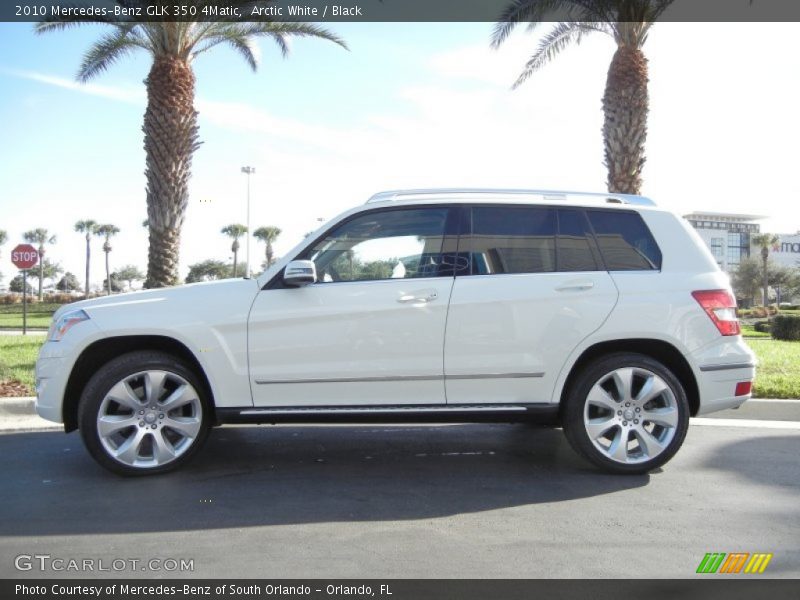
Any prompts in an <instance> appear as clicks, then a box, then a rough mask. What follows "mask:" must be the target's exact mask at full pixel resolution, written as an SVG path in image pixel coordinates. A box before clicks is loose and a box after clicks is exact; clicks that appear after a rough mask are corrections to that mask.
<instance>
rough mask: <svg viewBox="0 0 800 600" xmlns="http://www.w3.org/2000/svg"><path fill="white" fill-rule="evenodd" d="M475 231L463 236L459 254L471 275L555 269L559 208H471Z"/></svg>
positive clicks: (547, 271)
mask: <svg viewBox="0 0 800 600" xmlns="http://www.w3.org/2000/svg"><path fill="white" fill-rule="evenodd" d="M471 221H472V227H471V229H472V234H471V235H467V236H465V237H462V239H461V242H460V244H459V255H460V256H462V257H466V258H467V259H468V260H469V262H470V265H471V270H470V273H471V274H472V275H490V274H499V273H549V272H552V271H555V270H556V230H557V222H556V211H555V210H554V209H552V208H538V207H505V206H504V207H499V206H491V207H482V206H476V207H473V208H472V210H471Z"/></svg>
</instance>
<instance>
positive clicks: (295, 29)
mask: <svg viewBox="0 0 800 600" xmlns="http://www.w3.org/2000/svg"><path fill="white" fill-rule="evenodd" d="M242 31H243V33H244V34H245V35H255V36H259V35H267V36H271V37H273V38H275V37H278V36H281V37H284V38H285V37H286V36H289V37H292V36H294V37H315V38H321V39H323V40H328V41H329V42H333V43H334V44H338V45H339V46H341V47H342V48H344V49H345V50H349V48H348V47H347V42H345V41H344V40H343V39H342V38H340V37H339V36H338V35H336V34H335V33H333V32H332V31H329V30H327V29H325V28H324V27H320V26H319V25H315V24H314V23H277V22H271V21H264V22H258V23H244V24H243V25H242Z"/></svg>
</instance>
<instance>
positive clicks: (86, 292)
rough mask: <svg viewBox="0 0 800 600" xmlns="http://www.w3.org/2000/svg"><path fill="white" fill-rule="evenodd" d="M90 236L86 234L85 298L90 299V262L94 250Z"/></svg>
mask: <svg viewBox="0 0 800 600" xmlns="http://www.w3.org/2000/svg"><path fill="white" fill-rule="evenodd" d="M89 240H90V238H89V234H88V233H87V234H86V286H85V290H84V294H83V295H84V297H86V298H88V297H89V261H90V260H91V255H92V249H91V244H90V242H89Z"/></svg>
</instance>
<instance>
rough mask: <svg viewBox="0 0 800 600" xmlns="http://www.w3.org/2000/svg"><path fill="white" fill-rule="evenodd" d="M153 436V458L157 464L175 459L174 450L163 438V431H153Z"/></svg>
mask: <svg viewBox="0 0 800 600" xmlns="http://www.w3.org/2000/svg"><path fill="white" fill-rule="evenodd" d="M151 435H152V436H153V456H154V457H155V460H156V462H157V463H158V464H160V465H161V464H164V463H166V462H169V461H171V460H172V459H173V458H175V455H176V454H175V448H173V447H172V444H171V443H170V442H169V440H168V439H166V438H165V437H164V430H163V429H161V430H159V431H154V432H152V433H151Z"/></svg>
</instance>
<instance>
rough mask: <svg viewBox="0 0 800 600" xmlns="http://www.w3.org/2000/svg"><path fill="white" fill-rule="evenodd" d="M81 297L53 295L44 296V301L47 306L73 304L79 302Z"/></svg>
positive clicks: (65, 294)
mask: <svg viewBox="0 0 800 600" xmlns="http://www.w3.org/2000/svg"><path fill="white" fill-rule="evenodd" d="M80 299H81V296H73V295H72V294H67V293H64V292H61V293H55V294H45V297H44V301H45V302H47V303H48V304H69V303H70V302H75V301H77V300H80Z"/></svg>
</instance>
